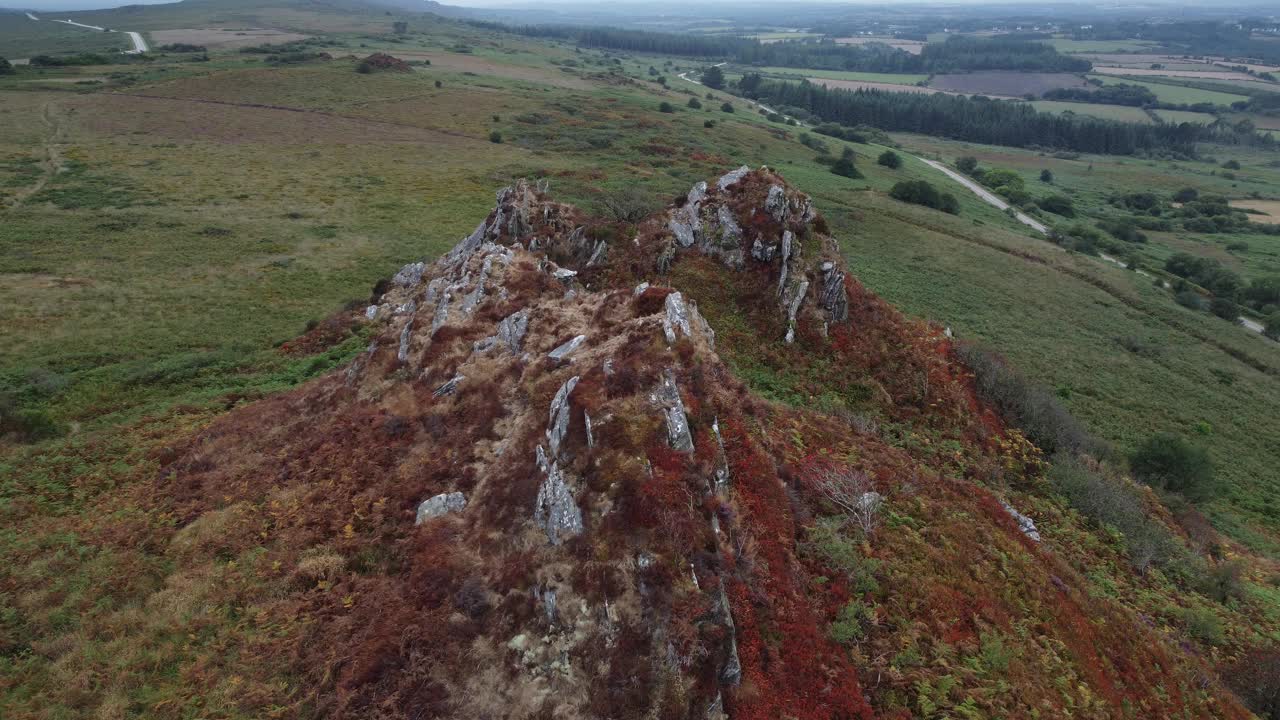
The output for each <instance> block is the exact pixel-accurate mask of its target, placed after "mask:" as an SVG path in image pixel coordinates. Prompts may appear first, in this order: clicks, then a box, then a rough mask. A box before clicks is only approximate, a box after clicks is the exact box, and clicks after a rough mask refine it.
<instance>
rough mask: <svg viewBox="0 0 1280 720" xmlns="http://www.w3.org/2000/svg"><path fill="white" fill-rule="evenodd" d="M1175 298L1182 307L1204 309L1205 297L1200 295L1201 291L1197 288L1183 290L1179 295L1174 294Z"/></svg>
mask: <svg viewBox="0 0 1280 720" xmlns="http://www.w3.org/2000/svg"><path fill="white" fill-rule="evenodd" d="M1173 299H1174V301H1176V302H1177V303H1178V304H1179V305H1181V306H1182V307H1188V308H1191V309H1192V310H1203V309H1204V298H1202V297H1200V293H1197V292H1196V291H1195V290H1181V291H1179V292H1178V294H1177V295H1174V296H1173Z"/></svg>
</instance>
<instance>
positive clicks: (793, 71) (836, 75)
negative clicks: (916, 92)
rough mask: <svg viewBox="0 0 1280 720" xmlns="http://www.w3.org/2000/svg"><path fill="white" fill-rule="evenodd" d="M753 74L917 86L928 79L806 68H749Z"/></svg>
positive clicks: (925, 76) (912, 76)
mask: <svg viewBox="0 0 1280 720" xmlns="http://www.w3.org/2000/svg"><path fill="white" fill-rule="evenodd" d="M751 70H752V71H754V72H760V73H766V74H769V75H778V76H784V77H817V78H827V79H829V80H853V81H857V82H878V83H895V84H898V85H917V84H919V83H922V82H924V81H926V80H928V79H929V76H928V75H919V74H915V75H913V74H910V73H874V72H850V71H845V70H810V69H806V68H788V67H762V68H751Z"/></svg>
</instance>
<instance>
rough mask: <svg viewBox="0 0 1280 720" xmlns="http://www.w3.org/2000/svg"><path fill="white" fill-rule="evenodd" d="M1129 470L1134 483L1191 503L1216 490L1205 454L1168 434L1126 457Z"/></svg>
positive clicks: (1211, 469)
mask: <svg viewBox="0 0 1280 720" xmlns="http://www.w3.org/2000/svg"><path fill="white" fill-rule="evenodd" d="M1129 468H1130V469H1131V470H1132V471H1133V476H1134V477H1135V478H1137V479H1138V480H1141V481H1142V482H1144V483H1146V484H1148V485H1150V486H1152V487H1157V488H1161V489H1163V490H1168V491H1170V492H1175V493H1178V494H1180V495H1182V496H1183V497H1185V498H1187V499H1188V500H1192V501H1200V500H1207V499H1208V498H1210V497H1211V496H1212V495H1213V493H1214V490H1215V489H1216V488H1215V481H1214V476H1213V463H1212V462H1211V461H1210V460H1209V453H1208V452H1206V451H1205V450H1204V448H1201V447H1197V446H1195V445H1192V444H1191V443H1189V442H1187V441H1186V440H1185V439H1183V438H1181V437H1178V436H1177V435H1173V434H1171V433H1158V434H1156V435H1153V436H1151V437H1150V438H1148V439H1147V440H1146V441H1144V442H1143V443H1142V444H1141V445H1139V446H1138V447H1137V448H1136V449H1135V450H1134V451H1133V453H1132V454H1131V455H1130V456H1129Z"/></svg>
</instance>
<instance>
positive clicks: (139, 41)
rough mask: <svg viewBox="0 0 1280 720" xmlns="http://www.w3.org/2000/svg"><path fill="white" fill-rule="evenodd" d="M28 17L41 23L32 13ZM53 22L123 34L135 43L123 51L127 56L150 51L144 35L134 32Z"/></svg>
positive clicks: (74, 23)
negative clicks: (131, 47) (130, 48)
mask: <svg viewBox="0 0 1280 720" xmlns="http://www.w3.org/2000/svg"><path fill="white" fill-rule="evenodd" d="M27 17H29V18H31V19H32V20H34V21H35V22H40V18H38V17H36V16H35V15H32V14H31V13H27ZM53 22H56V23H62V24H64V25H74V26H76V27H82V28H85V29H87V30H97V31H98V32H123V33H124V34H125V35H128V36H129V41H130V42H132V43H133V49H132V50H125V51H123V52H124V54H125V55H138V54H140V53H144V52H146V51H147V50H148V49H149V48H148V47H147V41H146V39H145V38H143V37H142V33H139V32H134V31H132V30H108V29H106V28H104V27H98V26H97V25H85V24H84V23H78V22H76V21H75V20H54V21H53Z"/></svg>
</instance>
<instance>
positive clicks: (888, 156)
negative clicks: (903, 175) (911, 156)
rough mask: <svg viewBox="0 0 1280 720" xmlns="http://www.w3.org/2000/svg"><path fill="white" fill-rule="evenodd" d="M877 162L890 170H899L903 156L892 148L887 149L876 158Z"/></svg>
mask: <svg viewBox="0 0 1280 720" xmlns="http://www.w3.org/2000/svg"><path fill="white" fill-rule="evenodd" d="M876 162H877V163H879V164H881V165H883V166H885V167H887V168H889V169H890V170H897V169H898V168H900V167H902V156H901V155H898V153H896V152H894V151H892V150H885V151H884V152H882V153H880V157H879V158H877V159H876Z"/></svg>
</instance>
